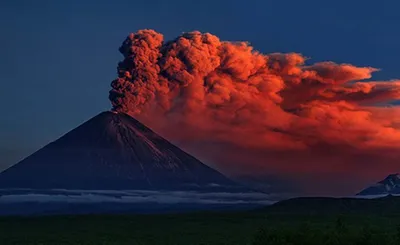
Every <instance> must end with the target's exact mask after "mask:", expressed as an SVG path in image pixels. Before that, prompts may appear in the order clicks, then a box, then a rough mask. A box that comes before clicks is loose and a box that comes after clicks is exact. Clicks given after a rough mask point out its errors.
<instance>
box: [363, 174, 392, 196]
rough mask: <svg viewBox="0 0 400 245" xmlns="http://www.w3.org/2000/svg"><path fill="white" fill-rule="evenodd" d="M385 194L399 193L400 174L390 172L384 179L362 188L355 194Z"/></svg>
mask: <svg viewBox="0 0 400 245" xmlns="http://www.w3.org/2000/svg"><path fill="white" fill-rule="evenodd" d="M385 194H400V174H399V173H395V174H390V175H388V176H387V177H386V178H385V179H383V180H381V181H379V182H378V183H376V184H374V185H372V186H370V187H368V188H366V189H364V190H362V191H361V192H359V193H358V194H357V195H360V196H368V195H385Z"/></svg>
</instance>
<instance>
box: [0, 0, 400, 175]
mask: <svg viewBox="0 0 400 245" xmlns="http://www.w3.org/2000/svg"><path fill="white" fill-rule="evenodd" d="M112 2H114V1H97V2H96V4H93V2H92V1H35V2H33V1H18V0H16V1H2V2H1V3H0V18H1V22H0V28H1V33H2V37H3V38H1V39H0V51H1V54H2V55H1V56H0V78H1V81H2V82H1V83H0V86H1V87H0V100H1V102H2V104H3V113H2V115H3V116H2V117H1V120H0V169H2V168H5V167H6V166H9V165H11V164H13V163H15V162H17V161H18V160H19V159H21V158H23V157H25V156H27V155H29V154H30V153H32V152H33V151H35V150H37V149H38V148H40V147H41V146H43V145H45V144H47V143H48V142H49V141H52V140H54V139H56V138H58V137H60V136H61V135H63V134H64V133H66V132H67V131H69V130H70V129H72V128H74V127H76V126H77V125H78V124H80V123H82V122H83V121H85V120H87V119H89V118H90V117H92V116H94V115H96V114H97V113H98V112H100V111H103V110H107V109H109V108H110V107H111V105H110V102H109V100H108V98H107V96H108V91H109V90H110V82H111V81H112V80H113V79H115V78H116V66H117V63H118V61H120V60H122V56H121V54H120V53H119V52H118V47H119V46H120V45H121V43H122V41H123V40H124V39H125V37H126V36H127V35H128V34H129V33H130V32H136V31H137V30H139V29H145V28H150V29H154V30H156V31H158V32H160V33H162V34H163V35H164V39H166V40H169V39H172V38H175V37H176V36H178V35H180V34H181V33H182V32H187V31H193V30H199V31H201V32H210V33H212V34H215V35H217V36H218V37H219V38H220V39H221V40H228V41H248V42H250V44H251V46H253V47H254V48H255V49H256V50H258V51H260V52H262V53H274V52H280V53H287V52H296V53H301V54H303V55H304V56H306V57H310V58H311V60H310V61H311V62H312V63H316V62H320V61H327V60H329V61H333V62H336V63H350V64H352V65H355V66H359V67H375V68H380V69H381V71H379V72H376V73H374V75H373V78H374V79H373V80H390V79H394V78H400V72H399V71H398V69H397V66H398V62H397V60H398V57H399V55H400V49H399V48H398V44H399V43H400V31H399V30H398V26H399V24H400V16H399V15H398V13H397V9H398V8H399V7H400V3H396V1H390V0H386V1H385V0H384V1H379V2H372V1H366V2H364V3H362V4H360V3H358V1H342V0H339V1H317V0H315V1H314V0H313V1H295V0H293V1H247V2H246V3H245V2H243V1H229V2H228V1H197V2H194V1H147V2H146V1H144V2H143V1H118V3H112ZM369 2H371V3H369ZM372 167H373V166H372ZM399 168H400V167H399ZM382 177H383V176H382ZM305 178H306V177H305Z"/></svg>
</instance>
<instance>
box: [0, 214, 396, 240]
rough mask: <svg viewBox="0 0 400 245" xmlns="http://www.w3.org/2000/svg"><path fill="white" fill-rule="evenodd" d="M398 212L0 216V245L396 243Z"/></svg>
mask: <svg viewBox="0 0 400 245" xmlns="http://www.w3.org/2000/svg"><path fill="white" fill-rule="evenodd" d="M398 224H400V216H389V217H387V216H386V217H385V216H365V215H363V216H360V215H341V216H337V215H293V214H291V215H284V214H280V215H273V214H265V213H259V212H242V213H197V214H180V215H171V214H168V215H165V214H164V215H136V216H132V215H129V216H128V215H126V216H117V215H112V216H64V217H63V216H53V217H50V216H48V217H29V218H22V217H20V218H11V217H9V218H0V244H1V245H8V244H32V245H33V244H35V245H39V244H40V245H62V244H71V245H72V244H73V245H80V244H82V245H83V244H93V245H102V244H103V245H106V244H123V245H125V244H126V245H130V244H132V245H133V244H143V245H145V244H149V245H152V244H154V245H155V244H161V245H162V244H171V245H180V244H181V245H196V244H204V245H205V244H210V245H212V244H229V245H235V244H241V245H245V244H254V245H261V244H265V245H267V244H268V245H270V244H285V245H288V244H292V245H295V244H298V245H300V244H301V245H307V244H315V245H317V244H318V245H321V244H336V245H346V244H349V245H350V244H360V245H361V244H363V245H367V244H377V245H378V244H379V245H385V244H400V237H399V235H400V233H399V232H400V231H398V230H397V228H398Z"/></svg>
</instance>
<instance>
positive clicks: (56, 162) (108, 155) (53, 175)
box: [0, 111, 243, 192]
mask: <svg viewBox="0 0 400 245" xmlns="http://www.w3.org/2000/svg"><path fill="white" fill-rule="evenodd" d="M0 188H2V189H9V188H29V189H68V190H132V189H135V190H157V191H159V190H200V191H227V190H229V191H230V192H235V191H243V188H242V187H241V186H240V185H238V184H236V183H234V182H233V181H231V180H230V179H228V178H226V177H225V176H224V175H222V174H221V173H219V172H217V171H216V170H214V169H212V168H210V167H208V166H206V165H205V164H203V163H201V162H200V161H199V160H197V159H196V158H194V157H193V156H191V155H189V154H187V153H186V152H184V151H182V150H181V149H179V148H178V147H176V146H174V145H173V144H171V143H170V142H168V141H167V140H165V139H164V138H162V137H160V136H159V135H157V134H156V133H155V132H153V131H152V130H151V129H149V128H147V127H146V126H144V125H143V124H141V123H140V122H139V121H137V120H136V119H134V118H132V117H131V116H129V115H127V114H124V113H115V112H111V111H108V112H103V113H100V114H99V115H97V116H95V117H93V118H92V119H90V120H88V121H87V122H85V123H83V124H82V125H80V126H79V127H77V128H75V129H74V130H72V131H70V132H69V133H67V134H65V135H64V136H62V137H61V138H59V139H58V140H56V141H54V142H52V143H50V144H48V145H46V146H45V147H43V148H42V149H40V150H38V151H37V152H35V153H33V154H32V155H30V156H29V157H27V158H25V159H24V160H22V161H21V162H19V163H17V164H16V165H14V166H12V167H10V168H9V169H7V170H5V171H4V172H2V173H1V174H0Z"/></svg>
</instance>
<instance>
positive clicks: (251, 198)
mask: <svg viewBox="0 0 400 245" xmlns="http://www.w3.org/2000/svg"><path fill="white" fill-rule="evenodd" d="M2 191H3V192H5V193H3V195H0V204H2V203H21V202H39V203H49V202H56V203H57V202H62V203H66V202H67V203H159V204H183V203H186V204H190V203H191V204H232V205H233V204H260V205H267V204H271V203H273V202H274V201H273V200H271V199H270V198H269V196H268V195H266V194H263V193H255V192H254V193H250V192H249V193H226V192H216V193H205V192H195V191H146V190H123V191H113V190H90V191H89V190H48V191H39V190H27V189H25V190H14V191H12V190H2Z"/></svg>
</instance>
